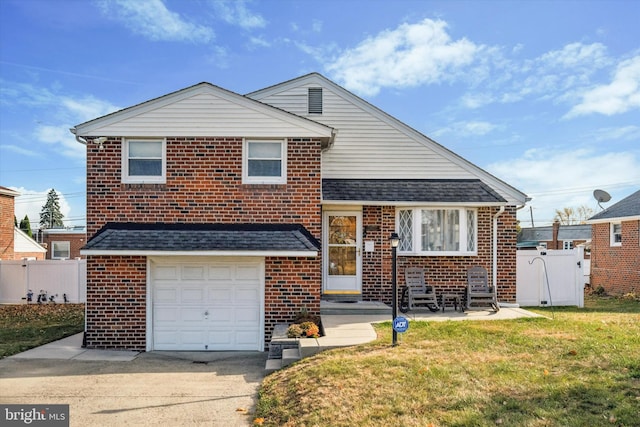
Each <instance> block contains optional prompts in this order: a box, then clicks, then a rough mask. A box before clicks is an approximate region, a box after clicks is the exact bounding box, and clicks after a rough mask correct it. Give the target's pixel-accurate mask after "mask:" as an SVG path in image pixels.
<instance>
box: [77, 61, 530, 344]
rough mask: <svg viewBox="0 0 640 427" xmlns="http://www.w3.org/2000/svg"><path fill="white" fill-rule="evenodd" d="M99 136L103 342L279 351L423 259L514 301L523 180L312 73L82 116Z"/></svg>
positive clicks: (92, 317)
mask: <svg viewBox="0 0 640 427" xmlns="http://www.w3.org/2000/svg"><path fill="white" fill-rule="evenodd" d="M72 132H73V133H74V134H75V135H76V138H77V140H78V141H79V142H81V143H83V144H86V146H87V236H88V238H89V241H88V242H87V245H86V246H85V248H84V249H83V250H82V253H83V254H84V255H86V256H87V319H86V334H85V336H86V343H87V346H88V347H90V348H128V349H137V350H147V351H150V350H263V349H264V344H265V342H266V341H268V339H269V337H270V334H271V331H272V329H273V327H274V325H275V324H276V323H283V322H290V321H291V320H292V319H293V317H294V315H295V314H296V313H299V312H300V311H301V310H304V309H306V310H308V311H309V312H311V313H313V314H318V313H319V311H320V300H321V299H333V300H339V301H343V300H377V301H383V302H386V303H388V304H390V303H391V299H392V296H391V254H392V249H391V246H390V243H389V237H390V235H391V233H393V232H394V231H397V232H398V233H399V234H400V237H401V242H400V246H399V247H398V283H399V285H402V284H403V283H404V270H405V269H406V268H407V267H415V266H418V267H422V268H424V269H425V272H426V280H427V282H428V283H429V284H431V285H434V286H435V287H436V288H437V289H439V290H440V291H447V292H457V293H462V292H463V291H464V289H465V287H466V271H467V269H468V268H469V267H471V266H474V265H481V266H484V267H485V268H486V269H487V270H488V271H489V276H490V281H491V282H492V283H494V284H496V285H497V290H498V298H499V300H500V301H503V302H515V295H516V280H515V279H516V259H515V251H516V209H517V207H518V206H522V205H524V204H525V203H526V201H527V200H528V198H527V197H526V195H525V194H523V193H522V192H520V191H518V190H516V189H515V188H513V187H511V186H509V185H508V184H506V183H505V182H503V181H501V180H499V179H497V178H496V177H494V176H492V175H490V174H489V173H487V172H485V171H484V170H482V169H480V168H478V167H477V166H475V165H473V164H471V163H469V162H468V161H466V160H464V159H463V158H461V157H459V156H458V155H456V154H454V153H453V152H451V151H449V150H447V149H446V148H444V147H443V146H441V145H439V144H437V143H436V142H434V141H433V140H431V139H429V138H428V137H426V136H424V135H423V134H421V133H419V132H417V131H416V130H414V129H412V128H410V127H409V126H407V125H406V124H404V123H402V122H400V121H398V120H397V119H395V118H393V117H391V116H390V115H388V114H387V113H385V112H383V111H381V110H379V109H378V108H376V107H375V106H373V105H371V104H369V103H368V102H366V101H364V100H363V99H361V98H359V97H357V96H356V95H354V94H352V93H350V92H348V91H347V90H345V89H344V88H342V87H340V86H338V85H337V84H335V83H333V82H331V81H330V80H328V79H326V78H324V77H323V76H321V75H319V74H316V73H312V74H309V75H306V76H302V77H300V78H297V79H294V80H290V81H287V82H284V83H282V84H278V85H275V86H271V87H268V88H266V89H263V90H260V91H257V92H253V93H250V94H248V95H246V96H242V95H239V94H236V93H233V92H230V91H228V90H225V89H222V88H220V87H217V86H214V85H212V84H209V83H200V84H197V85H194V86H191V87H188V88H186V89H182V90H179V91H177V92H173V93H170V94H168V95H165V96H162V97H159V98H156V99H152V100H150V101H147V102H144V103H142V104H138V105H135V106H133V107H129V108H126V109H124V110H121V111H118V112H115V113H112V114H109V115H106V116H103V117H100V118H97V119H95V120H91V121H88V122H85V123H82V124H80V125H77V126H76V127H75V128H73V129H72Z"/></svg>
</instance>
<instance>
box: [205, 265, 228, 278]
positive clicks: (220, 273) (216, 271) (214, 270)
mask: <svg viewBox="0 0 640 427" xmlns="http://www.w3.org/2000/svg"><path fill="white" fill-rule="evenodd" d="M232 273H233V268H232V267H231V266H210V267H209V280H212V281H229V280H231V278H232Z"/></svg>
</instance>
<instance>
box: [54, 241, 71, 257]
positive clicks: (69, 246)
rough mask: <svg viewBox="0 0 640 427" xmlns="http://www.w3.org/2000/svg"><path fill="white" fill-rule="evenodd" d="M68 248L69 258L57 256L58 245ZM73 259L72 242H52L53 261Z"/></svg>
mask: <svg viewBox="0 0 640 427" xmlns="http://www.w3.org/2000/svg"><path fill="white" fill-rule="evenodd" d="M65 243H66V246H67V253H68V254H69V256H64V257H63V256H55V248H56V246H57V245H60V244H65ZM70 258H71V242H68V241H62V240H60V241H53V242H51V259H70Z"/></svg>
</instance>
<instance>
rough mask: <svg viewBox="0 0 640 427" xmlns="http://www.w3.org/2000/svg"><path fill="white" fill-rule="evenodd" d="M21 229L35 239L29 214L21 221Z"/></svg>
mask: <svg viewBox="0 0 640 427" xmlns="http://www.w3.org/2000/svg"><path fill="white" fill-rule="evenodd" d="M20 230H22V231H24V233H25V234H26V235H27V236H29V237H31V238H32V239H33V232H32V231H31V221H29V215H25V216H24V219H23V220H22V221H20Z"/></svg>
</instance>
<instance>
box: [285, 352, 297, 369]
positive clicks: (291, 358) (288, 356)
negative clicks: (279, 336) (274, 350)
mask: <svg viewBox="0 0 640 427" xmlns="http://www.w3.org/2000/svg"><path fill="white" fill-rule="evenodd" d="M298 360H300V349H299V348H286V349H284V350H282V367H283V368H284V367H285V366H289V365H291V364H292V363H293V362H297V361H298Z"/></svg>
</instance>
